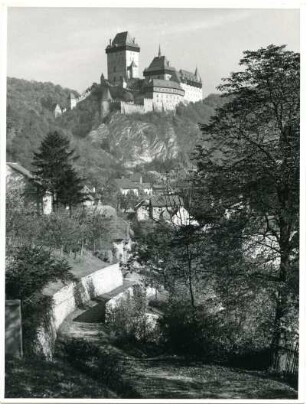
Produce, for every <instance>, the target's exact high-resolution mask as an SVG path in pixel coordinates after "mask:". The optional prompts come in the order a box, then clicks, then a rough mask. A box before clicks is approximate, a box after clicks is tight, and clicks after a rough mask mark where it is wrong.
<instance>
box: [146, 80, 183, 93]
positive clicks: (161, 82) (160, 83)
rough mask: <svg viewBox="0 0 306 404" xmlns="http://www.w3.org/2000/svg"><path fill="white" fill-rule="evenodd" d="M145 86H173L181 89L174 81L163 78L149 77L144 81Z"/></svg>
mask: <svg viewBox="0 0 306 404" xmlns="http://www.w3.org/2000/svg"><path fill="white" fill-rule="evenodd" d="M145 87H146V88H149V87H163V88H175V89H177V90H181V91H183V89H182V87H181V86H180V85H179V83H177V82H176V81H172V80H163V79H151V80H149V81H147V82H146V84H145Z"/></svg>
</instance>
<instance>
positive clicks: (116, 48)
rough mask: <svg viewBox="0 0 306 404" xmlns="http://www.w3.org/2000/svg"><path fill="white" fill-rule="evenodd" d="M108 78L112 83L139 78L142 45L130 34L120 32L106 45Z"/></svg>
mask: <svg viewBox="0 0 306 404" xmlns="http://www.w3.org/2000/svg"><path fill="white" fill-rule="evenodd" d="M105 52H106V54H107V78H108V81H109V82H110V83H112V84H119V83H120V82H121V81H122V79H125V80H128V79H131V78H139V53H140V47H139V46H138V44H137V43H136V42H135V38H132V37H131V36H130V34H129V33H128V32H127V31H126V32H120V33H119V34H117V35H116V36H115V38H114V39H113V41H112V40H111V39H110V41H109V45H108V46H107V47H106V49H105Z"/></svg>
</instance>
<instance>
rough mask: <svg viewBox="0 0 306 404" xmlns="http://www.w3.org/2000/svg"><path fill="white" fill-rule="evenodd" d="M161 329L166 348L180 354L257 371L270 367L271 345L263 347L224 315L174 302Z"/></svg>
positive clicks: (162, 322)
mask: <svg viewBox="0 0 306 404" xmlns="http://www.w3.org/2000/svg"><path fill="white" fill-rule="evenodd" d="M160 328H161V333H162V341H163V343H164V344H165V346H166V349H168V350H170V351H172V352H175V353H178V354H180V355H184V356H188V357H195V358H197V359H201V360H205V361H208V362H218V363H223V364H228V365H235V366H241V367H249V368H254V369H255V368H256V369H259V368H266V367H267V366H268V362H269V360H268V359H269V358H268V357H267V346H259V345H258V344H257V342H256V340H253V339H252V337H251V336H250V335H249V334H247V333H244V332H243V330H242V329H241V327H240V326H239V325H238V324H236V323H235V322H234V321H231V320H230V319H228V318H227V317H226V315H225V314H224V313H223V312H219V313H214V314H208V313H207V312H205V308H204V307H197V308H195V309H194V308H192V307H191V306H188V305H187V304H185V305H183V304H182V303H180V302H171V304H170V305H169V307H168V308H167V309H166V310H165V315H164V316H163V317H162V318H161V319H160ZM250 358H252V363H251V364H250V362H249V359H250ZM267 358H268V359H267ZM266 359H267V360H266Z"/></svg>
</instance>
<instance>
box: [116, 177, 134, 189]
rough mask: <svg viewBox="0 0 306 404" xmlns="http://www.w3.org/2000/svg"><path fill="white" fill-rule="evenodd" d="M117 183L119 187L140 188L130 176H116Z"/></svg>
mask: <svg viewBox="0 0 306 404" xmlns="http://www.w3.org/2000/svg"><path fill="white" fill-rule="evenodd" d="M115 183H116V185H117V186H118V187H119V188H123V189H138V184H137V183H135V182H132V181H131V180H129V179H128V178H116V179H115Z"/></svg>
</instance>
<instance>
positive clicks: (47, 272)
mask: <svg viewBox="0 0 306 404" xmlns="http://www.w3.org/2000/svg"><path fill="white" fill-rule="evenodd" d="M9 258H10V260H9V262H8V265H7V271H6V278H5V284H6V290H5V292H6V298H7V299H20V300H21V301H22V328H23V342H24V350H25V353H26V354H33V353H37V352H36V350H35V349H36V347H35V339H36V337H37V330H38V328H39V327H41V326H42V327H43V328H44V329H46V330H49V331H50V316H51V309H52V297H50V296H45V295H43V293H42V291H43V288H44V287H45V286H46V285H47V283H49V282H52V281H56V280H58V279H61V280H62V281H64V282H65V281H68V280H72V279H73V275H72V274H71V273H70V272H69V271H70V266H69V264H68V263H67V262H66V261H65V260H64V259H56V258H53V257H52V256H51V254H50V252H48V251H45V250H44V249H42V248H38V247H31V246H22V247H19V248H17V249H16V250H15V252H14V253H13V254H12V256H11V257H9ZM51 334H52V333H50V335H51Z"/></svg>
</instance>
